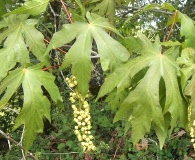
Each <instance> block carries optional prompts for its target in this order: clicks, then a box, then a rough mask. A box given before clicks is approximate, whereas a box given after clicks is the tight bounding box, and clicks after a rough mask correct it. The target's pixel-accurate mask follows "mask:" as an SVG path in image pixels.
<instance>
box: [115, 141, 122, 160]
mask: <svg viewBox="0 0 195 160" xmlns="http://www.w3.org/2000/svg"><path fill="white" fill-rule="evenodd" d="M121 142H122V140H120V142H119V143H118V145H117V148H116V151H115V153H114V157H113V159H115V158H116V154H117V152H118V150H119V148H120V144H121Z"/></svg>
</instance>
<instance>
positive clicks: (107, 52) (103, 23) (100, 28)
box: [46, 13, 129, 94]
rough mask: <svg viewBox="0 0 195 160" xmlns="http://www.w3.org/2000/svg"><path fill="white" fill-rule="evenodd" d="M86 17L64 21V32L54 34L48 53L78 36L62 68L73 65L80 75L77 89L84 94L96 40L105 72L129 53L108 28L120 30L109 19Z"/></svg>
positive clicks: (73, 72)
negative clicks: (74, 20)
mask: <svg viewBox="0 0 195 160" xmlns="http://www.w3.org/2000/svg"><path fill="white" fill-rule="evenodd" d="M86 16H87V20H88V22H89V23H85V22H75V23H73V24H65V25H64V26H63V28H62V30H61V31H59V32H57V33H55V34H54V36H53V38H52V40H51V42H50V44H49V46H48V49H47V52H49V50H51V49H53V48H57V47H60V46H62V45H63V44H66V43H69V42H71V41H73V40H74V39H76V41H75V43H74V44H73V45H72V47H71V48H70V50H69V51H68V53H67V54H66V56H65V61H64V62H63V64H62V68H66V67H68V66H69V65H70V64H72V74H74V75H75V76H76V77H77V81H78V88H79V90H80V92H81V93H82V94H85V93H86V92H87V90H88V82H89V80H90V76H91V71H92V69H93V65H92V62H91V58H90V56H91V49H92V42H93V39H94V40H95V42H96V45H97V49H98V53H99V55H100V61H101V65H102V68H103V70H104V71H105V70H108V69H111V70H112V69H113V68H115V67H116V66H117V65H118V64H120V63H123V62H125V61H127V59H128V58H129V52H128V51H127V50H126V49H125V48H124V47H123V46H122V45H121V44H120V43H118V42H117V41H116V40H114V39H113V38H111V37H110V36H109V35H108V34H107V32H106V31H105V30H110V31H113V32H116V33H118V32H117V31H116V29H115V28H114V27H112V25H110V24H109V23H108V21H107V20H106V19H104V18H102V17H99V16H97V15H95V14H90V13H87V15H86ZM47 52H46V53H47ZM83 73H85V74H83Z"/></svg>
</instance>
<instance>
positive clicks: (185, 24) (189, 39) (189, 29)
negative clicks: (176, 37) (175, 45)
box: [178, 12, 195, 48]
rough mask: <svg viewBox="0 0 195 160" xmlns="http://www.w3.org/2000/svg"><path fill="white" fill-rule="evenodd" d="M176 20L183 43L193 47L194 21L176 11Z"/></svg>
mask: <svg viewBox="0 0 195 160" xmlns="http://www.w3.org/2000/svg"><path fill="white" fill-rule="evenodd" d="M178 20H179V21H180V23H181V30H180V34H181V36H184V37H185V43H186V45H187V46H188V47H192V48H195V45H194V44H195V34H194V32H195V26H194V21H193V20H192V19H191V18H190V17H188V16H187V15H185V14H182V13H181V12H178Z"/></svg>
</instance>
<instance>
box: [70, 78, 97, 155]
mask: <svg viewBox="0 0 195 160" xmlns="http://www.w3.org/2000/svg"><path fill="white" fill-rule="evenodd" d="M66 81H67V83H68V85H69V86H70V87H71V88H73V87H74V89H73V91H72V92H71V93H70V98H69V100H70V101H71V103H72V109H73V115H74V121H75V122H76V126H75V130H74V133H75V134H76V136H77V138H78V140H79V141H80V142H81V145H82V146H83V151H84V152H85V151H91V150H95V149H96V147H95V145H94V144H93V141H92V140H93V138H94V137H93V136H92V134H91V128H92V126H91V116H90V106H89V103H88V102H87V101H86V99H87V98H89V97H90V94H89V92H88V93H87V94H86V96H85V97H83V96H82V95H81V94H80V93H79V92H78V91H77V90H76V86H77V81H76V77H75V76H71V77H70V78H66Z"/></svg>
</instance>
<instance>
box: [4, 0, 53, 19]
mask: <svg viewBox="0 0 195 160" xmlns="http://www.w3.org/2000/svg"><path fill="white" fill-rule="evenodd" d="M49 1H50V0H29V1H26V2H25V3H24V5H23V6H22V7H19V8H17V9H15V10H13V11H11V12H9V13H7V14H5V15H10V14H29V15H34V16H36V15H39V14H40V13H42V12H44V11H45V10H46V8H47V6H48V4H49Z"/></svg>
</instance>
